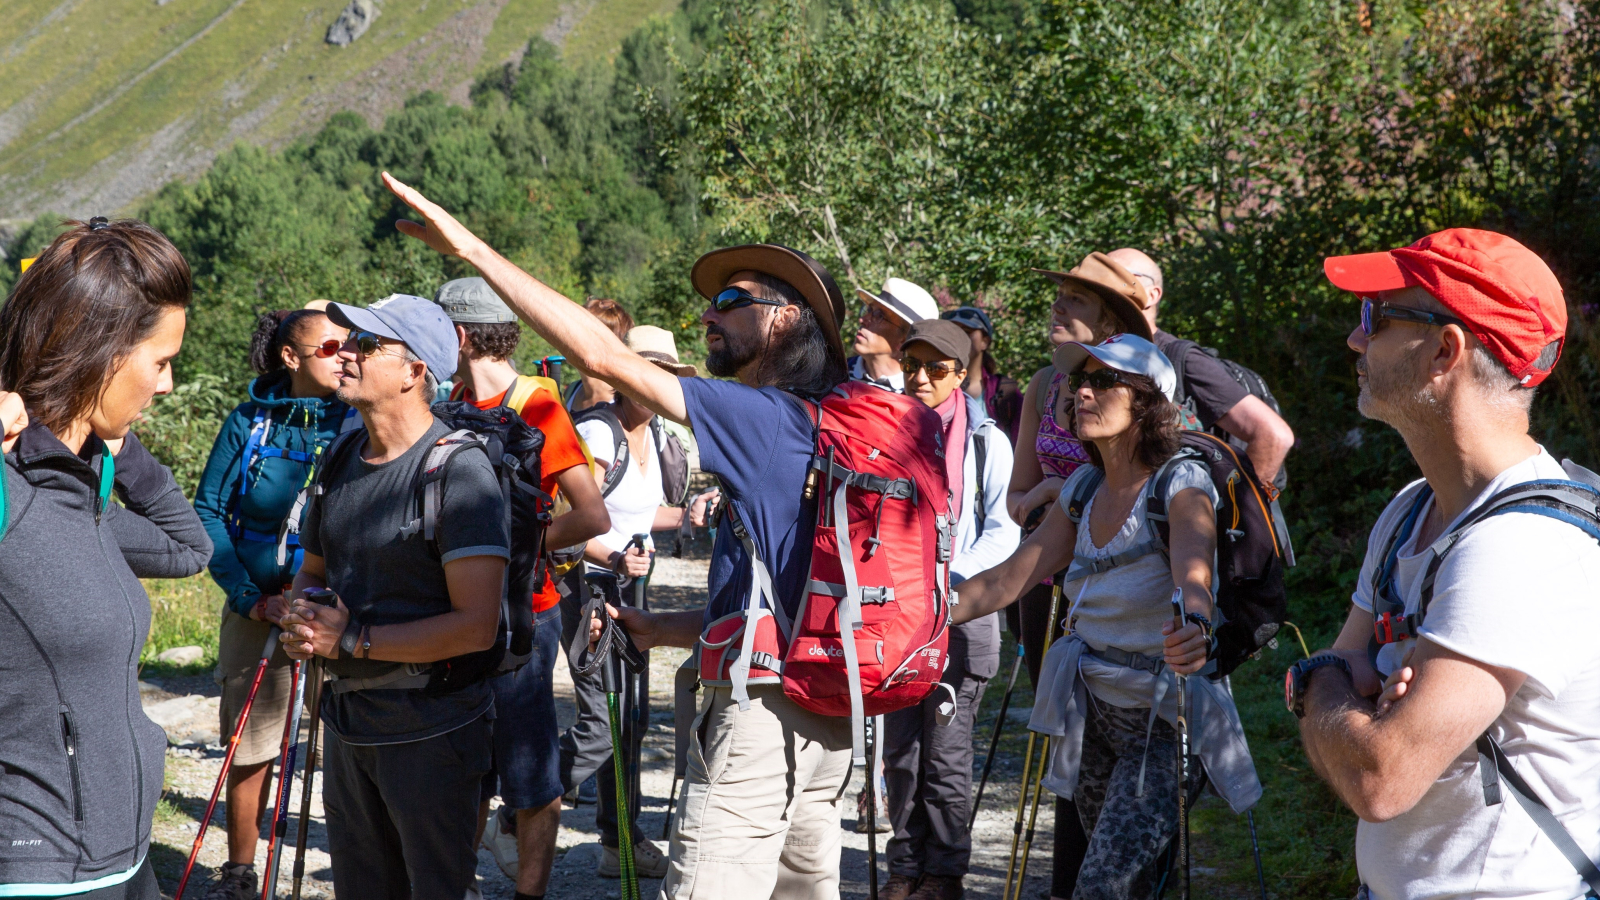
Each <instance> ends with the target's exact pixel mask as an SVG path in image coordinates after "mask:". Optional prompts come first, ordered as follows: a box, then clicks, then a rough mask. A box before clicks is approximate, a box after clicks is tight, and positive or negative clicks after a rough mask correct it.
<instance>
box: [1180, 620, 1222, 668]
mask: <svg viewBox="0 0 1600 900" xmlns="http://www.w3.org/2000/svg"><path fill="white" fill-rule="evenodd" d="M1183 620H1184V621H1185V622H1193V623H1194V624H1196V625H1199V626H1200V636H1201V637H1203V638H1205V639H1206V659H1208V660H1209V659H1213V658H1215V657H1216V655H1217V632H1216V629H1214V628H1212V627H1211V620H1210V619H1208V618H1206V617H1205V616H1203V615H1201V614H1200V613H1196V612H1192V613H1184V614H1183Z"/></svg>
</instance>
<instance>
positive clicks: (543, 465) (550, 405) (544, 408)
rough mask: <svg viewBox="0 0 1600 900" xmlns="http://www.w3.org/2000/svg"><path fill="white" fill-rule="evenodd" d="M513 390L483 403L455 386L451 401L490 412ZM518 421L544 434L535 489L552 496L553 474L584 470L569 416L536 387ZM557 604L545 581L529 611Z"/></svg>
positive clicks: (550, 585)
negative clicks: (537, 488)
mask: <svg viewBox="0 0 1600 900" xmlns="http://www.w3.org/2000/svg"><path fill="white" fill-rule="evenodd" d="M515 387H516V382H512V383H511V387H510V388H506V389H505V390H504V391H502V392H500V393H498V394H495V395H494V396H493V397H490V398H488V399H487V400H479V399H477V398H475V397H473V396H472V395H471V394H472V392H471V391H468V390H466V389H465V388H461V387H458V388H457V389H456V397H455V399H459V400H466V401H467V402H469V403H471V404H472V405H473V406H476V407H477V408H479V409H493V408H494V407H496V406H500V405H501V404H502V402H503V401H504V400H505V399H506V394H508V393H510V392H511V390H512V388H515ZM519 412H521V413H522V421H524V422H527V423H528V424H529V425H532V426H533V427H535V428H537V429H539V431H540V432H542V433H543V434H544V449H543V450H542V451H540V454H539V468H540V469H541V474H540V476H539V490H541V491H544V492H545V493H546V494H549V495H550V496H552V497H554V496H556V492H557V491H558V490H559V488H558V487H557V486H556V475H558V474H560V473H561V472H564V471H566V470H567V469H570V468H572V467H573V466H584V467H585V470H586V471H587V466H588V464H589V460H588V457H586V456H584V455H583V444H582V443H581V442H580V441H579V439H578V432H577V430H575V429H574V428H573V427H572V417H571V416H569V415H567V410H566V407H564V406H562V405H561V400H560V398H558V397H556V396H554V395H552V394H551V393H550V392H549V391H547V390H545V389H543V388H540V389H538V390H535V391H534V392H533V394H532V395H531V396H529V397H528V402H526V403H524V404H523V405H522V409H521V410H519ZM560 602H561V595H560V594H559V593H557V591H556V580H555V579H554V578H550V579H547V580H546V581H545V583H544V591H543V592H542V593H539V594H535V595H534V597H533V611H534V612H535V613H541V612H544V611H545V610H547V609H550V608H552V607H554V606H555V605H556V604H558V603H560Z"/></svg>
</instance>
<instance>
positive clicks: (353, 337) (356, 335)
mask: <svg viewBox="0 0 1600 900" xmlns="http://www.w3.org/2000/svg"><path fill="white" fill-rule="evenodd" d="M352 343H353V344H355V345H356V352H357V353H359V354H361V355H362V356H377V355H378V354H380V353H382V352H383V347H384V344H383V338H381V337H378V336H377V335H375V334H373V333H372V332H370V331H352V332H350V336H349V337H347V338H345V339H344V343H342V344H340V345H339V347H340V349H343V348H345V347H348V346H350V345H351V344H352Z"/></svg>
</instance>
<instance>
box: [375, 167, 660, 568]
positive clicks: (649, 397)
mask: <svg viewBox="0 0 1600 900" xmlns="http://www.w3.org/2000/svg"><path fill="white" fill-rule="evenodd" d="M383 183H384V184H385V185H387V186H388V188H389V190H391V191H393V192H394V194H395V196H397V197H399V198H400V199H401V201H403V202H404V203H405V204H406V205H407V206H409V207H411V208H412V209H413V210H416V212H417V213H418V214H419V215H421V216H422V218H423V220H424V223H425V224H418V223H416V222H411V221H408V220H404V219H402V220H400V221H397V222H395V227H396V228H397V229H399V230H400V231H401V232H402V233H404V234H408V235H410V236H412V237H414V238H417V239H419V240H421V241H423V242H424V243H426V244H427V245H428V246H430V247H432V248H433V249H435V250H437V251H439V252H440V253H443V254H445V255H446V256H456V257H460V258H461V259H463V260H466V261H467V262H468V263H471V264H472V266H473V267H474V268H476V269H477V270H478V273H479V274H481V275H482V276H483V278H484V280H485V281H487V282H489V284H490V286H491V287H493V288H494V290H495V293H497V294H499V295H500V297H501V298H502V299H504V300H505V301H506V304H507V305H509V306H510V307H511V308H512V309H513V310H516V312H517V315H518V316H521V317H522V320H523V321H524V322H527V323H528V325H529V327H531V328H532V329H533V330H534V331H535V332H537V333H538V334H539V336H540V337H542V338H544V339H545V340H546V341H549V342H550V344H551V345H552V346H554V347H555V348H556V350H558V351H559V352H560V353H561V354H562V355H564V356H566V358H567V359H568V360H570V361H571V362H572V363H573V364H574V365H576V366H577V367H578V369H579V370H580V371H581V372H582V373H583V374H584V375H587V376H590V377H593V378H600V379H603V380H604V381H607V382H609V383H610V384H612V385H614V386H615V387H616V388H617V389H618V390H620V391H622V393H624V394H627V395H628V396H629V397H632V398H633V399H634V400H636V401H638V402H639V403H641V404H643V405H645V406H647V407H649V408H650V409H651V410H652V411H654V412H656V413H658V414H660V415H663V416H666V417H667V418H669V419H671V420H672V421H674V422H678V423H682V424H688V420H689V414H688V412H687V410H686V408H685V406H684V401H683V386H682V385H681V384H679V382H678V379H677V377H676V376H674V375H672V374H670V373H668V372H667V371H666V370H664V369H662V368H661V367H660V366H657V365H656V364H654V363H652V362H649V361H648V360H646V359H644V358H643V357H641V356H639V355H638V354H637V353H634V352H633V351H632V350H629V349H628V348H627V346H626V345H625V344H623V343H622V341H620V340H618V338H617V336H616V335H615V334H612V333H611V330H610V329H609V328H607V327H606V326H605V324H604V323H602V322H601V321H600V320H599V319H597V318H595V317H594V316H593V315H591V314H590V313H589V312H588V310H585V309H584V308H583V307H581V306H579V305H578V304H576V303H574V302H572V301H571V300H569V299H567V298H566V297H564V296H562V295H561V294H560V293H559V292H558V291H556V290H555V289H553V288H551V287H550V286H548V285H546V284H545V283H544V282H542V281H540V280H539V279H537V278H534V277H533V276H532V275H529V274H528V273H527V272H524V271H522V270H521V269H519V268H517V267H516V266H515V265H514V264H512V263H511V262H510V261H509V260H507V259H506V258H505V257H503V256H501V255H500V254H499V253H496V252H495V251H494V250H493V249H492V248H490V247H489V245H488V244H485V243H484V242H483V241H482V240H481V239H479V238H478V237H477V235H474V234H473V233H472V232H471V231H468V230H467V228H466V226H464V225H462V224H461V223H460V222H457V221H456V220H455V217H453V216H451V215H450V214H449V213H448V212H445V211H444V209H443V208H441V207H440V206H439V205H438V204H436V203H434V202H433V201H431V200H429V199H428V198H426V197H424V196H422V194H421V193H419V192H417V191H416V190H415V189H413V188H411V187H408V186H407V185H405V184H402V183H401V182H400V181H398V180H397V179H395V177H394V176H392V175H390V174H389V173H388V172H385V173H383ZM573 543H576V541H574V542H573Z"/></svg>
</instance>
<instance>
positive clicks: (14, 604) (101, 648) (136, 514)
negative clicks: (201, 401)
mask: <svg viewBox="0 0 1600 900" xmlns="http://www.w3.org/2000/svg"><path fill="white" fill-rule="evenodd" d="M72 224H73V226H74V227H72V228H71V229H70V230H68V231H67V232H66V233H65V234H63V235H61V236H60V237H58V238H57V239H56V240H55V242H54V243H52V244H51V245H50V246H49V247H48V248H47V249H46V250H45V251H44V252H43V253H42V254H41V255H40V256H39V258H38V260H37V261H35V262H34V263H33V265H32V266H31V267H30V268H29V269H28V270H27V271H26V272H25V273H23V275H22V278H21V279H20V280H18V282H17V284H16V287H15V288H13V289H12V292H11V296H10V297H9V298H7V300H6V303H5V306H4V307H0V384H3V385H4V386H5V388H6V389H7V390H8V391H13V392H15V393H16V394H18V395H20V396H21V399H22V402H23V404H24V405H25V407H26V414H25V415H15V414H14V415H12V416H9V417H5V418H6V426H7V427H6V433H7V437H8V439H9V438H11V436H12V435H13V434H14V435H16V436H15V439H14V441H11V440H8V445H9V446H8V447H7V452H6V454H5V470H4V473H3V481H0V485H3V487H4V493H3V495H0V496H3V497H4V501H5V502H4V507H3V508H4V513H3V514H0V521H3V528H4V530H3V532H0V685H4V686H5V687H4V690H0V847H4V848H5V852H4V853H3V854H0V896H6V897H80V898H94V900H112V898H116V900H122V898H128V900H147V898H148V900H156V898H158V897H159V896H160V892H159V890H158V888H157V886H156V879H155V874H154V871H153V870H152V869H151V867H150V860H149V856H148V851H149V849H150V827H151V820H152V817H153V814H154V812H155V806H156V800H157V799H158V798H159V797H160V795H161V781H162V772H163V769H164V766H165V753H166V736H165V735H164V734H163V733H162V731H161V729H160V728H159V727H158V726H157V725H156V724H155V723H153V722H151V721H150V719H149V718H148V717H146V716H145V714H144V711H143V709H141V707H140V705H139V685H138V670H137V667H138V662H139V654H140V651H141V650H142V649H143V647H144V642H145V637H146V636H147V635H148V633H149V630H150V598H149V597H147V596H146V595H145V592H144V587H143V586H142V585H141V584H140V583H139V579H140V578H177V577H183V576H188V575H193V574H195V573H196V572H199V571H200V570H201V569H202V568H203V567H204V566H205V564H206V560H207V559H208V558H210V556H211V541H210V539H209V538H207V537H206V531H205V528H204V527H203V526H202V525H201V524H200V519H199V517H198V516H196V515H195V513H194V510H193V508H191V507H190V506H189V503H188V501H187V500H185V499H184V496H183V492H182V491H180V490H179V489H178V485H177V484H176V483H175V482H174V481H173V479H172V472H171V471H170V470H168V469H167V468H166V467H165V466H162V465H161V464H160V463H158V462H156V460H155V458H154V457H152V456H151V455H150V453H149V451H148V450H146V449H145V448H144V446H143V445H141V444H140V443H139V439H138V438H137V437H135V436H134V435H133V434H132V433H131V432H130V431H129V429H130V428H131V427H132V426H133V424H134V423H135V422H137V421H138V420H139V417H140V415H141V413H142V411H143V410H144V409H145V408H146V407H148V406H149V405H150V402H151V400H152V399H153V398H154V397H155V395H157V394H164V393H166V392H168V391H170V390H171V389H172V359H173V357H175V356H177V355H178V349H179V348H180V347H181V346H182V344H183V330H184V322H185V310H186V308H187V307H188V305H189V298H190V288H191V281H190V274H189V266H188V263H186V262H185V261H184V259H183V257H182V256H181V255H180V254H179V253H178V251H177V248H175V247H173V246H172V244H171V242H169V241H168V240H167V239H166V237H165V236H163V235H162V234H161V233H160V232H158V231H156V230H155V229H153V228H151V227H149V226H148V225H145V224H143V223H141V222H132V221H119V222H114V223H111V222H107V221H106V220H105V219H103V218H95V219H92V220H91V221H90V222H89V223H87V224H85V223H72ZM5 399H6V401H10V403H11V405H12V406H13V408H14V398H11V397H9V396H8V397H6V398H5ZM6 409H7V403H6V402H0V416H3V414H4V412H5V410H6ZM22 425H25V426H26V427H20V428H19V426H22ZM19 432H20V433H19ZM113 492H115V494H116V498H115V501H113V499H112V497H111V494H112V493H113Z"/></svg>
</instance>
